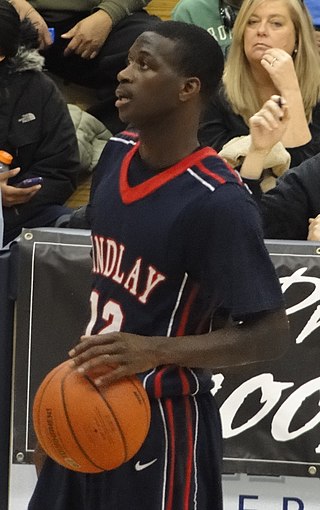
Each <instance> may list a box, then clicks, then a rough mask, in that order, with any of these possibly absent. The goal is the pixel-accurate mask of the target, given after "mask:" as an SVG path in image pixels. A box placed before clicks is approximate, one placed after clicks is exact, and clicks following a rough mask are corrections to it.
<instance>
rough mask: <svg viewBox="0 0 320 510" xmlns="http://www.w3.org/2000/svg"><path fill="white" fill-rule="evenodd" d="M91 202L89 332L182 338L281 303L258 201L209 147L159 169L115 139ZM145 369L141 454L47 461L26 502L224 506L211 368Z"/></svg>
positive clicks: (97, 508)
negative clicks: (110, 461) (93, 463)
mask: <svg viewBox="0 0 320 510" xmlns="http://www.w3.org/2000/svg"><path fill="white" fill-rule="evenodd" d="M90 209H91V215H92V241H93V289H92V294H91V309H92V313H91V320H90V322H89V325H88V327H87V333H88V334H90V333H93V334H97V333H103V332H108V331H110V332H111V331H114V330H122V331H127V332H132V333H136V334H142V335H147V336H150V337H152V336H153V335H155V336H157V335H165V336H168V337H172V342H178V341H179V338H177V337H179V336H180V335H184V334H191V335H192V334H198V333H202V332H203V333H204V332H208V331H210V330H211V329H213V328H216V327H218V326H217V322H219V323H220V322H221V320H222V319H223V318H224V317H226V316H228V315H232V316H233V317H234V318H236V319H241V318H243V317H245V316H246V315H248V314H252V313H255V312H260V311H263V310H272V309H276V308H279V307H280V306H282V305H283V301H282V295H281V291H280V287H279V283H278V280H277V277H276V275H275V272H274V269H273V266H272V264H271V261H270V259H269V256H268V253H267V252H266V249H265V247H264V243H263V238H262V231H261V226H260V219H259V215H258V212H257V209H256V206H255V204H254V202H253V201H252V200H251V198H250V195H249V193H248V192H247V191H246V189H245V187H244V186H243V184H242V182H241V180H240V179H239V177H238V175H237V174H236V173H234V172H233V170H232V169H231V168H229V167H228V166H227V165H226V164H225V163H224V162H223V161H222V160H221V159H220V158H219V157H218V156H217V154H216V153H215V151H213V150H212V149H210V148H204V149H200V150H198V151H196V152H194V153H193V154H191V155H190V156H188V157H186V158H185V159H184V160H183V161H181V162H180V163H178V164H177V165H175V166H173V167H171V168H168V169H165V170H163V171H162V172H159V173H153V172H152V170H151V169H150V168H148V167H147V166H146V165H145V164H144V163H143V162H142V161H141V159H140V156H139V142H138V140H137V139H136V138H135V137H133V136H129V135H125V134H121V135H119V136H117V137H113V138H111V139H110V140H109V142H108V144H107V146H106V149H105V150H104V152H103V155H102V157H101V159H100V162H99V164H98V167H97V169H96V172H95V183H94V186H93V194H92V201H91V205H90ZM217 319H219V320H217ZM150 341H151V339H150ZM266 341H267V340H266ZM140 377H141V378H142V379H143V380H144V384H145V387H146V389H147V391H148V393H149V395H150V396H151V397H155V398H151V399H150V403H151V409H152V411H151V425H150V430H149V433H148V436H147V438H146V440H145V442H144V444H143V445H142V447H141V449H140V450H139V452H138V453H137V454H136V455H135V456H134V458H133V459H131V460H130V461H128V462H126V463H125V464H123V465H122V466H120V467H119V468H117V469H115V470H112V471H106V472H103V473H98V474H87V475H84V474H81V473H76V472H73V471H70V470H67V469H65V468H63V467H61V466H59V465H57V464H56V463H55V462H53V461H51V460H50V459H48V460H47V462H46V463H45V466H44V468H43V469H42V471H41V473H40V477H39V480H38V483H37V486H36V489H35V492H34V494H33V497H32V499H31V502H30V504H29V507H28V508H29V510H43V509H44V508H45V509H46V510H70V509H71V508H72V509H73V508H76V509H77V510H124V509H126V510H137V509H139V510H151V509H153V510H213V509H215V510H222V493H221V460H222V434H221V424H220V417H219V411H218V409H217V406H216V403H215V400H214V398H213V397H212V395H211V393H210V392H209V393H207V392H206V391H208V390H209V389H210V388H211V372H210V371H207V370H199V369H188V368H183V367H175V366H172V365H170V366H161V367H158V368H157V369H154V370H151V371H149V372H148V373H145V374H140ZM178 395H179V396H178Z"/></svg>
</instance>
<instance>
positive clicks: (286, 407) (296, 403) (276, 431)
mask: <svg viewBox="0 0 320 510" xmlns="http://www.w3.org/2000/svg"><path fill="white" fill-rule="evenodd" d="M319 390H320V377H317V378H316V379H313V380H312V381H308V382H307V383H305V384H303V385H302V386H300V388H298V389H297V390H296V391H295V392H294V393H292V395H290V396H289V397H288V398H287V400H286V401H285V402H284V403H283V404H282V405H281V407H280V409H278V411H277V412H276V414H275V416H274V418H273V421H272V425H271V434H272V436H273V437H274V439H275V440H276V441H290V440H291V439H295V438H296V437H299V436H301V435H302V434H304V433H305V432H308V431H309V430H311V429H313V428H314V427H315V426H316V425H318V424H319V423H320V412H318V413H317V414H316V415H315V416H314V417H313V418H312V419H311V420H310V421H308V422H307V423H306V424H305V425H304V426H303V427H301V428H300V429H298V430H295V431H292V432H289V427H290V424H291V421H292V419H293V417H294V415H295V413H296V411H297V410H298V409H299V408H300V407H301V405H302V404H303V402H304V401H305V400H306V398H307V397H309V396H310V395H312V394H313V393H315V392H319ZM318 406H319V404H318ZM315 451H316V450H315Z"/></svg>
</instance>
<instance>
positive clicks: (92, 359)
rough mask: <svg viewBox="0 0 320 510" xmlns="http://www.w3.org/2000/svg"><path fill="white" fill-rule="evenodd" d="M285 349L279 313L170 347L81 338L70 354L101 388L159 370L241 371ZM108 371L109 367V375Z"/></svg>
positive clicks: (129, 338)
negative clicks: (169, 367)
mask: <svg viewBox="0 0 320 510" xmlns="http://www.w3.org/2000/svg"><path fill="white" fill-rule="evenodd" d="M288 346H289V329H288V321H287V318H286V314H285V310H283V309H279V310H276V311H272V312H261V313H259V314H255V315H253V316H251V317H250V318H247V319H246V320H244V321H241V322H239V323H236V324H234V323H232V324H231V323H229V324H228V326H227V327H224V328H223V329H219V330H217V331H213V332H211V333H208V334H204V335H196V336H182V337H178V338H176V340H175V341H172V338H170V337H169V338H168V337H144V336H139V335H134V334H129V333H122V332H115V333H108V334H102V335H94V336H83V337H81V342H80V343H79V344H78V345H77V346H76V347H75V348H74V349H72V350H71V351H70V353H69V354H70V356H71V357H72V358H73V361H74V363H75V365H76V366H77V367H78V370H79V371H80V372H82V373H89V372H90V371H92V370H98V372H99V377H98V378H97V379H96V383H97V384H104V383H110V382H112V381H115V380H117V379H119V378H121V377H124V376H127V375H131V374H135V373H139V372H144V371H146V370H150V369H152V368H155V367H157V366H160V365H168V364H174V365H179V366H184V367H190V368H207V369H220V368H222V367H229V366H239V365H246V364H249V363H255V362H259V361H263V360H269V359H275V358H278V357H281V356H282V355H283V354H284V353H285V351H286V350H287V348H288ZM110 366H113V367H114V370H112V371H111V372H109V367H110ZM104 367H106V369H107V370H108V373H106V374H105V375H104V373H103V371H104Z"/></svg>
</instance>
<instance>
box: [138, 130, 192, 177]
mask: <svg viewBox="0 0 320 510" xmlns="http://www.w3.org/2000/svg"><path fill="white" fill-rule="evenodd" d="M139 138H140V148H139V153H140V156H141V159H142V160H143V161H144V162H145V163H146V164H148V166H150V167H151V168H153V169H154V170H155V171H157V170H159V171H160V170H162V169H163V168H169V167H170V166H172V165H174V164H176V163H178V162H179V161H181V160H182V159H183V158H185V157H186V156H188V155H189V154H191V153H192V152H193V151H195V150H196V148H197V147H199V141H198V136H197V124H196V126H195V128H193V129H190V122H189V126H188V125H187V124H185V123H183V122H181V123H179V125H178V126H175V125H173V124H170V125H169V124H167V125H166V126H165V127H160V128H159V129H158V128H157V127H153V129H150V128H148V129H147V130H140V137H139Z"/></svg>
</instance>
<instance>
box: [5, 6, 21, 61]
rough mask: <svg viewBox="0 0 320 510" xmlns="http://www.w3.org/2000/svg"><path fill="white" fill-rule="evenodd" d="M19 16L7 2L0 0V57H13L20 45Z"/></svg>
mask: <svg viewBox="0 0 320 510" xmlns="http://www.w3.org/2000/svg"><path fill="white" fill-rule="evenodd" d="M20 26H21V22H20V18H19V14H18V13H17V11H16V10H15V8H14V7H13V5H11V4H10V3H9V2H8V1H7V0H0V55H1V56H3V57H14V56H15V55H16V53H17V51H18V47H19V44H20Z"/></svg>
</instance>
